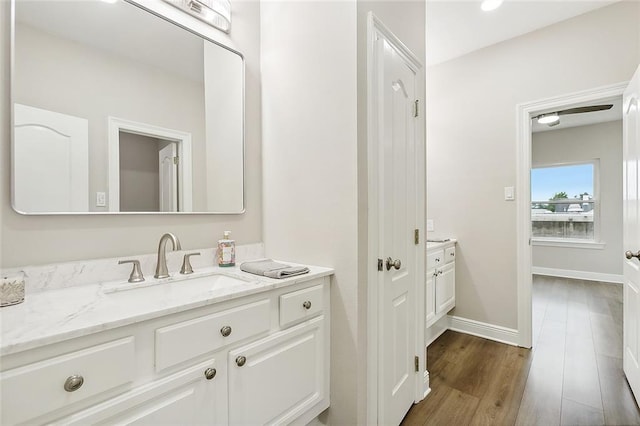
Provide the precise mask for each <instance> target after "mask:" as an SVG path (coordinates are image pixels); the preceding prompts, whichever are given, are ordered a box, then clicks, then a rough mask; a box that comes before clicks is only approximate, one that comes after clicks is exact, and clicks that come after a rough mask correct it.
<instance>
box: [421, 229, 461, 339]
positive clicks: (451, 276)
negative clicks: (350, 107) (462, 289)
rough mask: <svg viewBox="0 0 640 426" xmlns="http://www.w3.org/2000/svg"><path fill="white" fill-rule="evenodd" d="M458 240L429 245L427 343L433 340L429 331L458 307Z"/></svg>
mask: <svg viewBox="0 0 640 426" xmlns="http://www.w3.org/2000/svg"><path fill="white" fill-rule="evenodd" d="M455 259H456V240H450V241H446V242H442V243H434V242H428V243H427V267H426V273H427V277H426V291H425V293H426V309H425V313H426V318H425V321H426V328H427V340H426V341H427V343H430V342H431V341H432V340H433V337H432V335H431V333H432V331H431V330H429V328H430V327H432V326H433V325H434V324H435V323H436V322H437V321H438V320H439V319H441V318H443V317H444V316H445V315H446V314H447V312H449V311H450V310H451V309H453V308H454V307H455V305H456V279H455V276H456V267H455V265H456V263H455Z"/></svg>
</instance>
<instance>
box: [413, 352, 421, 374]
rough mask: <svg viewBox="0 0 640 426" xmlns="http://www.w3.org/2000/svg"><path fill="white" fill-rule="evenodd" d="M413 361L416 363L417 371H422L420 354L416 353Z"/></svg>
mask: <svg viewBox="0 0 640 426" xmlns="http://www.w3.org/2000/svg"><path fill="white" fill-rule="evenodd" d="M413 362H414V363H415V366H416V373H417V372H418V371H420V358H419V357H418V355H416V357H415V358H414V361H413Z"/></svg>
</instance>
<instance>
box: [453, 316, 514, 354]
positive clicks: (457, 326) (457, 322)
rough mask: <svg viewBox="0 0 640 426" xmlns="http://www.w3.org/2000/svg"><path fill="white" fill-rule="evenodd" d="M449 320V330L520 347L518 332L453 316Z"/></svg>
mask: <svg viewBox="0 0 640 426" xmlns="http://www.w3.org/2000/svg"><path fill="white" fill-rule="evenodd" d="M448 318H449V330H453V331H458V332H460V333H465V334H471V335H472V336H478V337H482V338H485V339H489V340H494V341H496V342H500V343H506V344H508V345H513V346H518V340H519V336H518V330H514V329H513V328H507V327H502V326H499V325H493V324H487V323H485V322H480V321H474V320H471V319H467V318H461V317H456V316H451V315H450V316H448Z"/></svg>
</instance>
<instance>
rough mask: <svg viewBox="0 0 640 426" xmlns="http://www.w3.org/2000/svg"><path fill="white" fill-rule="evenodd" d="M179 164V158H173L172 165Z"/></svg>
mask: <svg viewBox="0 0 640 426" xmlns="http://www.w3.org/2000/svg"><path fill="white" fill-rule="evenodd" d="M179 162H180V158H179V157H177V156H176V157H173V164H178V163H179Z"/></svg>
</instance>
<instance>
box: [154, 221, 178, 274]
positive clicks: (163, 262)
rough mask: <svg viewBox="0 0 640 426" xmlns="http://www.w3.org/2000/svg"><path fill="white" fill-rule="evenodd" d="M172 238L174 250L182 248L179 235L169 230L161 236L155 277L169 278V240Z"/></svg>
mask: <svg viewBox="0 0 640 426" xmlns="http://www.w3.org/2000/svg"><path fill="white" fill-rule="evenodd" d="M169 240H171V244H173V249H174V250H182V247H180V240H179V239H178V237H176V236H175V235H173V234H172V233H170V232H167V233H166V234H164V235H163V236H162V237H160V243H159V244H158V263H157V265H156V273H155V275H154V276H153V277H154V278H169V271H168V270H167V253H166V251H167V241H169Z"/></svg>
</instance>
